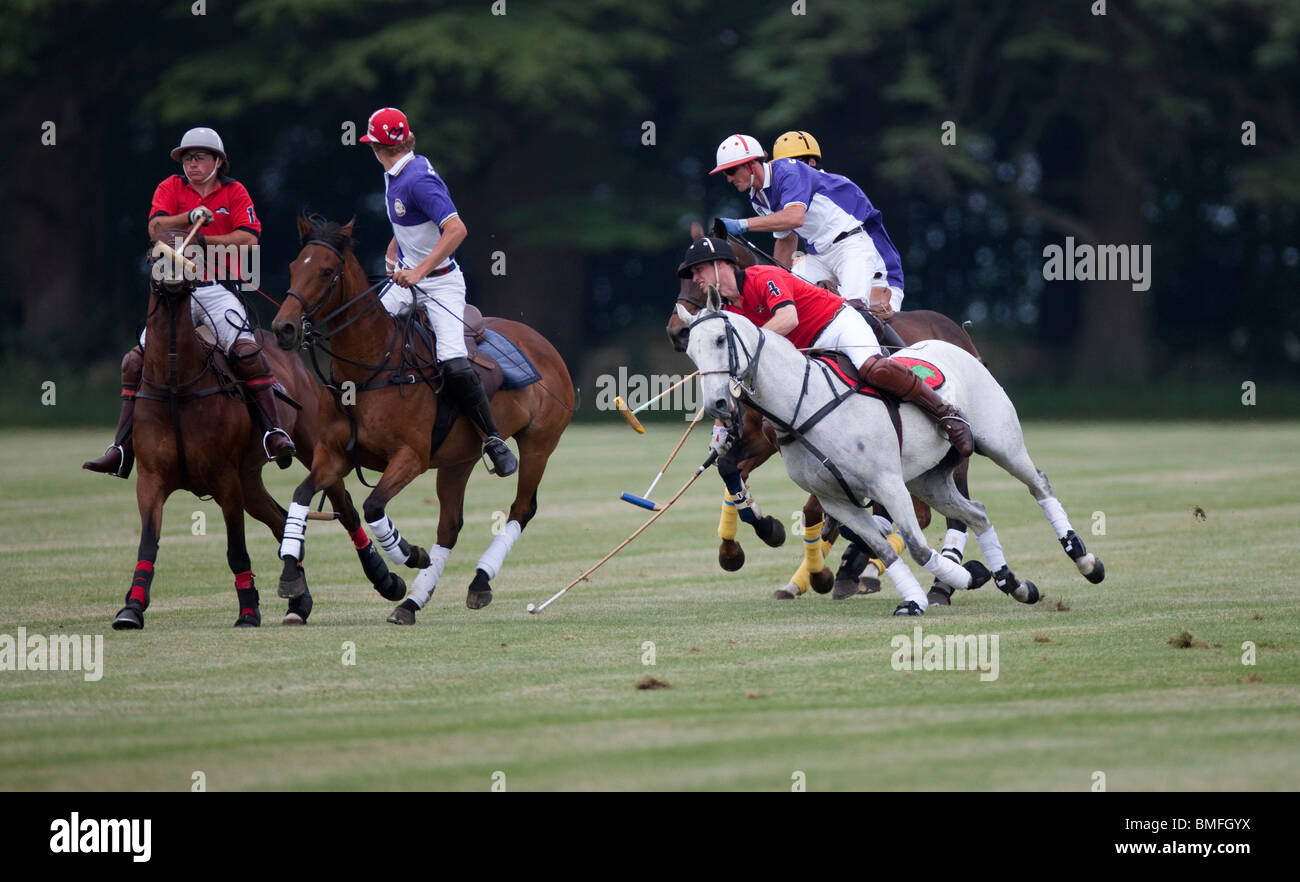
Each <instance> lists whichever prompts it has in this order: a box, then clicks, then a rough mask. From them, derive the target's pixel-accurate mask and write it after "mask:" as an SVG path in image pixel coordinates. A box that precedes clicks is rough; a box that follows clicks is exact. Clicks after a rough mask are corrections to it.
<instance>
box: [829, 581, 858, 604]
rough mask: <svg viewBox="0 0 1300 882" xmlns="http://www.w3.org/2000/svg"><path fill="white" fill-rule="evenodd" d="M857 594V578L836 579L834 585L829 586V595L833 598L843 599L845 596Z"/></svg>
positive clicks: (855, 595)
mask: <svg viewBox="0 0 1300 882" xmlns="http://www.w3.org/2000/svg"><path fill="white" fill-rule="evenodd" d="M857 596H858V580H857V579H836V580H835V585H834V586H833V587H832V588H831V597H833V598H834V599H835V600H844V599H845V598H847V597H857Z"/></svg>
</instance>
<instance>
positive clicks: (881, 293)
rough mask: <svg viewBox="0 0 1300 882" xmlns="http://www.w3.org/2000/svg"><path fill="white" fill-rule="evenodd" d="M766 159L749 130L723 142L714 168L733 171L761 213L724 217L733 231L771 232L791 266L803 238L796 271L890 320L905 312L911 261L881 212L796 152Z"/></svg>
mask: <svg viewBox="0 0 1300 882" xmlns="http://www.w3.org/2000/svg"><path fill="white" fill-rule="evenodd" d="M766 158H767V154H765V153H764V152H763V149H762V147H761V146H760V145H759V143H758V141H756V140H755V139H753V138H751V137H749V136H748V135H732V136H731V137H729V138H727V140H725V141H723V142H722V143H721V144H720V145H719V146H718V154H717V159H718V164H717V168H715V169H714V170H713V171H712V172H710V174H716V173H717V172H723V173H725V175H726V177H727V181H728V182H729V183H730V184H731V185H732V186H733V187H735V188H736V189H737V190H739V191H740V192H742V193H748V195H749V201H750V205H751V206H753V209H754V211H755V213H756V214H757V215H758V216H757V217H752V218H748V219H744V218H721V220H722V223H723V225H724V226H726V228H727V232H728V233H731V234H732V235H740V234H742V233H745V232H754V233H771V234H772V235H773V236H775V237H776V247H775V249H773V256H775V257H776V259H777V260H779V261H780V262H781V263H783V264H784V265H786V266H790V262H791V260H792V258H793V257H794V252H795V248H796V247H797V245H798V241H799V237H800V236H802V237H803V239H804V240H805V241H806V242H807V243H808V256H807V257H805V258H804V259H803V260H801V261H799V263H798V265H797V266H796V267H795V268H794V269H793V272H794V274H795V275H797V276H799V277H800V278H802V279H804V280H805V281H808V282H812V283H813V284H816V283H817V282H821V281H825V280H827V279H830V280H833V281H835V282H836V283H837V284H838V286H839V293H840V296H841V297H843V298H844V299H845V300H861V301H862V302H863V303H865V304H867V306H868V308H869V309H870V310H871V311H872V312H873V313H875V314H876V315H878V316H880V317H881V318H882V319H887V318H889V316H890V315H892V314H893V313H895V312H897V311H898V310H899V309H900V308H901V307H902V305H903V264H902V261H901V260H900V258H899V256H898V249H897V248H895V247H894V243H893V242H892V241H891V240H890V238H889V233H887V232H885V224H884V221H883V219H882V218H881V215H880V210H879V209H877V208H876V207H875V206H873V205H872V204H871V200H870V199H868V198H867V196H866V194H865V193H863V192H862V190H861V189H860V188H859V187H858V185H857V184H855V183H853V182H852V181H850V180H849V179H848V178H846V177H844V176H843V175H836V174H831V173H829V172H825V171H822V170H820V169H816V168H813V167H812V166H810V165H808V164H806V163H804V162H800V161H799V160H797V159H794V158H792V157H791V158H786V159H774V160H772V161H771V162H764V161H763V160H765V159H766ZM792 232H793V233H795V234H797V235H794V236H791V235H790V234H791V233H792Z"/></svg>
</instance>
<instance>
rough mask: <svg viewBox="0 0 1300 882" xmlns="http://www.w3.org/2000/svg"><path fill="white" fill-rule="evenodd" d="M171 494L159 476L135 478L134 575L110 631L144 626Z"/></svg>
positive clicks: (142, 470)
mask: <svg viewBox="0 0 1300 882" xmlns="http://www.w3.org/2000/svg"><path fill="white" fill-rule="evenodd" d="M170 495H171V488H169V487H167V486H166V485H165V484H164V483H163V480H162V478H161V477H160V476H158V475H156V474H154V473H152V472H146V471H145V470H144V469H141V470H140V474H139V477H138V478H136V484H135V499H136V504H137V505H138V506H139V508H140V547H139V549H138V551H137V553H136V565H135V574H134V575H133V577H132V578H131V587H130V588H128V589H127V592H126V605H125V606H123V607H122V608H121V609H120V610H118V611H117V615H115V616H114V617H113V630H115V631H136V630H139V629H140V628H143V627H144V611H145V610H146V609H148V608H149V586H150V584H152V582H153V572H154V563H155V562H156V561H157V560H158V537H159V536H161V535H162V513H163V503H164V502H166V501H167V497H168V496H170Z"/></svg>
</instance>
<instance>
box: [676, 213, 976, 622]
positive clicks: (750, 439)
mask: <svg viewBox="0 0 1300 882" xmlns="http://www.w3.org/2000/svg"><path fill="white" fill-rule="evenodd" d="M703 235H704V229H703V227H702V226H701V225H700V224H698V223H694V224H692V225H691V238H692V240H695V239H699V238H701V237H703ZM731 244H732V248H733V250H734V252H735V255H736V259H737V262H738V263H739V264H740V266H741V267H742V268H744V267H749V266H754V265H755V264H756V263H758V262H759V258H758V256H757V255H755V254H754V253H753V252H752V251H750V249H749V248H747V247H746V246H745V245H744V244H742V243H741V242H740V241H738V240H734V239H733V240H732V243H731ZM826 287H831V286H829V285H827V286H826ZM832 290H834V289H833V288H832ZM677 303H679V304H681V305H683V306H684V307H685V308H686V309H687V311H688V312H690V313H691V314H694V313H696V312H698V311H699V310H700V309H701V308H702V307H703V305H704V304H703V300H702V299H701V296H700V293H699V291H698V289H697V288H696V286H695V283H694V282H692V281H691V280H690V279H682V280H681V285H680V288H679V290H678V294H677ZM888 324H889V326H890V327H891V328H892V329H893V330H894V331H895V332H896V333H897V334H898V336H899V337H900V338H902V340H903V342H904V343H905V344H907V345H911V344H913V343H916V342H919V341H921V340H944V341H946V342H948V343H952V344H953V345H955V346H959V347H961V348H962V349H964V350H966V351H967V352H969V353H970V354H971V355H973V356H975V357H976V358H978V359H980V361H981V362H982V361H983V358H982V357H981V356H980V354H979V351H978V350H977V349H976V348H975V344H974V342H973V341H972V340H971V338H970V335H969V334H967V333H966V331H965V330H964V329H963V328H962V327H961V326H960V325H958V324H957V323H956V322H954V321H953V320H952V319H950V318H948V317H947V316H946V315H943V314H942V313H939V312H933V311H931V310H925V309H917V310H909V311H907V312H898V313H894V314H893V316H892V317H891V318H890V319H889V320H888ZM689 330H690V329H689V327H688V326H687V324H686V323H685V322H683V321H682V320H681V318H680V317H679V316H678V315H677V311H676V304H674V307H673V312H672V314H671V315H670V316H669V319H668V338H669V340H670V341H672V344H673V348H674V349H675V350H677V351H678V352H685V351H686V336H687V334H688V333H689ZM778 449H779V448H778V447H777V445H776V443H775V440H774V439H773V438H772V436H771V434H770V433H769V432H766V431H764V427H763V418H762V417H761V416H759V415H758V414H757V413H756V412H754V411H753V410H752V409H746V410H745V412H744V424H743V426H742V429H741V437H740V442H739V443H738V445H737V449H735V450H732V451H729V452H728V455H727V456H725V457H722V458H720V459H719V461H718V470H719V473H724V474H725V472H726V471H727V470H728V469H729V468H738V470H739V480H740V482H741V483H742V486H743V483H744V482H746V481H748V480H749V475H750V473H751V472H753V470H754V469H756V468H758V467H759V466H760V465H762V464H763V463H765V462H767V460H768V459H770V458H771V457H772V455H773V454H775V453H777V452H778ZM969 470H970V460H963V461H962V462H961V463H960V464H958V466H957V468H956V470H955V471H954V474H953V479H954V481H955V483H956V485H957V488H958V489H959V490H960V491H961V492H962V494H964V495H965V494H968V493H969V490H968V488H967V473H968V472H969ZM913 506H914V507H915V509H916V516H917V521H918V523H919V524H920V526H921V528H922V529H925V528H926V527H928V526H929V524H930V509H929V507H928V506H927V505H925V503H923V502H921V501H920V500H917V499H915V498H913ZM729 509H734V506H733V505H732V503H731V502H730V501H728V500H726V499H724V501H723V524H730V525H732V526H731V527H730V528H727V527H723V526H720V527H719V536H720V539H721V542H720V544H719V546H718V564H719V565H720V566H721V567H722V568H723V569H724V570H727V571H729V572H734V571H736V570H739V569H740V568H741V567H742V566H744V563H745V552H744V549H743V548H741V546H740V543H739V542H738V541H736V539H735V538H734V535H735V531H734V524H735V514H734V513H733V512H732V511H729ZM874 510H875V512H876V514H879V515H883V516H885V518H886V519H887V520H888V512H885V511H884V510H883V509H882V508H880V507H879V506H876V507H874ZM771 521H772V518H771V517H770V516H769V517H766V518H763V519H762V520H760V521H759V523H758V524H756V525H755V532H756V533H758V535H759V536H760V538H762V539H763V540H764V541H765V542H767V543H768V544H769V545H773V546H776V545H779V544H781V542H780V541H778V540H779V539H783V538H784V534H783V531H776V530H774V529H773V527H775V526H776V525H775V524H772V523H771ZM803 522H804V524H806V525H810V526H809V528H808V529H806V530H805V537H804V539H805V545H804V550H805V559H804V562H803V563H802V564H801V565H800V567H799V570H798V571H796V573H795V574H794V575H793V576H791V578H790V581H789V582H787V583H786V584H785V585H784V586H783V587H781V588H778V589H777V590H776V591H774V592H773V593H772V596H773V597H774V598H777V599H781V600H788V599H792V598H795V597H797V596H799V594H801V593H803V591H804V590H806V588H807V587H808V585H807V584H804V582H805V580H806V581H807V582H808V583H810V584H811V587H812V588H813V590H815V591H817V592H818V593H819V594H824V593H826V592H827V591H830V590H831V588H832V585H834V587H835V597H837V598H843V597H848V596H852V595H853V594H856V593H874V592H875V591H878V590H879V589H880V584H879V581H878V580H876V579H864V580H863V584H862V587H861V589H859V586H858V585H857V584H856V580H857V577H858V574H859V573H861V571H862V569H863V567H865V565H866V560H867V556H864V555H861V554H859V555H856V557H857V565H856V567H854V566H852V565H851V564H850V563H849V561H850V556H849V554H847V553H846V561H845V562H846V566H845V568H844V569H842V570H841V576H840V577H839V578H838V579H836V578H833V577H832V575H831V572H830V570H829V569H827V568H826V566H825V559H824V555H825V554H826V552H828V551H829V550H830V547H831V545H832V544H833V543H834V541H835V538H836V536H837V535H838V533H839V528H838V524H837V523H836V522H835V520H834V519H833V518H829V517H827V516H826V515H825V513H824V512H823V511H822V506H821V503H820V502H819V501H818V500H817V497H815V496H811V495H810V496H809V497H808V501H807V502H805V503H804V507H803ZM818 527H820V536H821V540H822V541H821V542H818V541H816V540H817V528H818ZM947 527H948V530H949V536H955V535H956V534H961V535H962V537H963V540H964V536H965V533H966V525H965V524H964V523H963V522H961V521H958V520H954V519H951V518H949V519H947ZM724 533H730V534H731V535H730V536H729V537H728V536H727V535H723V534H724ZM958 541H960V540H958ZM945 545H947V543H946V542H945ZM944 551H945V553H947V554H948V555H949V556H950V557H954V558H955V559H956V560H957V561H958V562H960V559H961V555H962V552H961V550H960V549H959V548H955V547H948V548H945V549H944ZM854 570H856V571H854ZM846 572H851V577H850V578H848V579H847V581H846V580H845V575H844V574H845V573H846ZM945 588H946V586H942V585H941V584H940V583H938V582H937V581H936V583H935V586H934V587H933V588H931V591H930V602H931V603H938V604H941V605H945V604H947V603H948V601H949V592H946V590H945Z"/></svg>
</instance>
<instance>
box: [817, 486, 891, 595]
mask: <svg viewBox="0 0 1300 882" xmlns="http://www.w3.org/2000/svg"><path fill="white" fill-rule="evenodd" d="M871 510H872V512H873V513H875V514H873V517H872V520H874V521H875V522H876V524H877V526H879V527H880V530H881V532H882V533H883V534H884V536H885V541H886V542H888V543H889V545H890V547H892V548H893V549H894V551H895V552H896V553H898V554H902V553H903V537H902V536H900V535H898V533H897V532H896V531H895V530H894V524H893V521H891V520H890V519H889V513H888V511H886V510H885V507H884V506H883V505H880V504H878V503H875V502H873V503H872V505H871ZM878 512H884V514H879V513H878ZM840 532H841V533H843V534H844V538H845V539H847V540H848V543H849V545H848V548H846V549H844V556H843V558H841V560H840V568H839V571H838V572H836V573H835V586H834V588H833V589H832V590H831V597H832V598H834V599H835V600H844V599H846V598H849V597H856V596H857V595H859V594H875V593H877V592H878V591H880V577H881V576H883V575H884V574H885V562H884V561H882V560H881V559H880V558H877V557H872V556H871V547H870V546H869V545H867V543H866V542H864V541H863V540H862V539H861V537H859V536H858V535H857V534H856V533H854V532H853V531H852V529H851V528H849V527H841V528H840Z"/></svg>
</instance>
